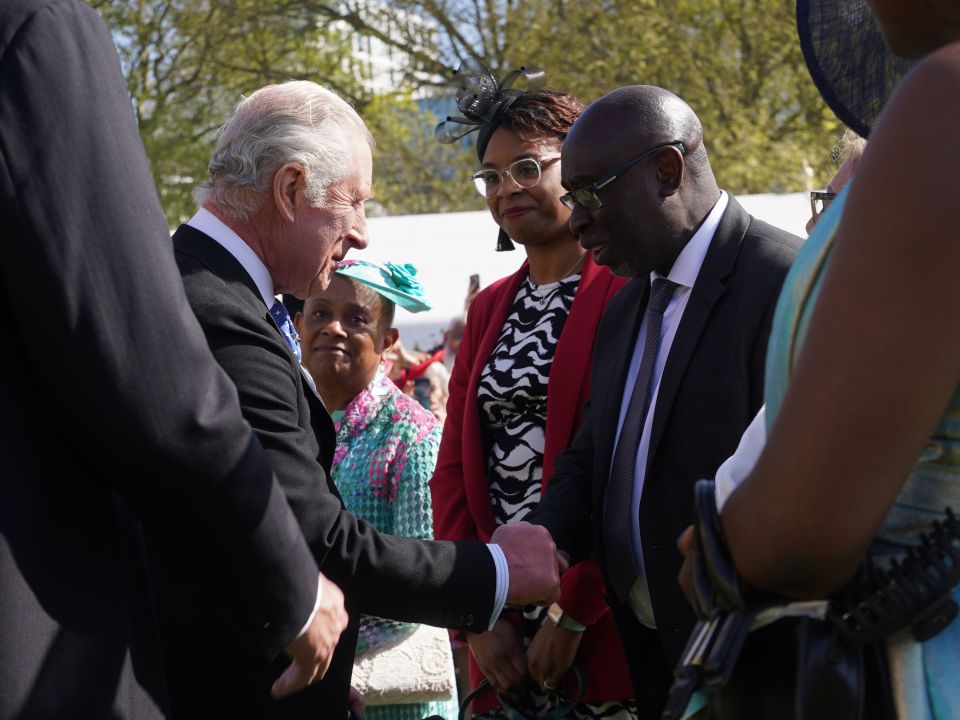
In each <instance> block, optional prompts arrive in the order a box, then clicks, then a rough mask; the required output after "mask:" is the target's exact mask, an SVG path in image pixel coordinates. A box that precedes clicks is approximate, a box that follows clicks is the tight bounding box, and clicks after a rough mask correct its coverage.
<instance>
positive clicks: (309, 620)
mask: <svg viewBox="0 0 960 720" xmlns="http://www.w3.org/2000/svg"><path fill="white" fill-rule="evenodd" d="M322 592H323V587H322V586H321V585H320V580H319V579H318V580H317V601H316V602H315V603H314V604H313V612H312V613H310V617H308V618H307V622H305V623H304V624H303V627H302V628H300V632H298V633H297V637H295V638H294V640H299V639H300V638H301V637H303V634H304V633H305V632H307V628H308V627H310V623H312V622H313V618H315V617H316V616H317V611H318V610H319V609H320V598H321V595H322Z"/></svg>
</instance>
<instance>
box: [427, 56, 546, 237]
mask: <svg viewBox="0 0 960 720" xmlns="http://www.w3.org/2000/svg"><path fill="white" fill-rule="evenodd" d="M546 81H547V75H546V73H545V72H543V70H540V69H539V68H532V67H520V68H518V69H516V70H511V71H510V72H509V73H508V74H507V75H506V76H505V77H504V78H503V80H499V81H498V80H497V78H495V77H494V75H493V73H491V72H490V70H489V69H488V68H487V66H486V65H484V64H483V63H482V62H480V61H479V60H473V59H467V60H463V61H462V62H461V63H460V67H459V68H457V70H456V72H454V73H453V83H454V84H455V85H456V87H457V109H458V110H460V112H461V113H463V115H462V116H461V117H447V119H446V120H445V121H443V122H442V123H440V124H439V125H437V127H436V128H434V131H433V134H434V136H436V138H437V140H438V141H440V142H442V143H447V144H449V143H454V142H456V141H457V140H460V139H461V138H463V137H466V136H467V135H469V134H470V133H472V132H477V133H478V134H477V157H478V158H479V160H480V161H481V162H483V156H484V154H485V153H486V152H487V144H488V143H489V142H490V137H491V136H492V135H493V133H494V131H495V130H496V129H497V128H498V127H499V126H500V121H501V119H502V118H503V114H504V113H505V112H506V111H507V109H508V108H509V107H510V106H511V105H512V104H513V102H514V100H516V99H517V98H518V97H520V96H521V95H523V94H524V93H528V92H531V91H533V90H539V89H540V88H542V87H543V86H544V84H545V83H546ZM518 82H520V83H522V86H521V87H514V85H515V84H517V83H518ZM513 249H514V245H513V241H511V240H510V236H509V235H507V233H506V232H505V231H504V230H503V229H501V230H500V234H499V236H498V237H497V250H498V251H500V252H502V251H504V250H513Z"/></svg>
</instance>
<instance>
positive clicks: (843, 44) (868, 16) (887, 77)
mask: <svg viewBox="0 0 960 720" xmlns="http://www.w3.org/2000/svg"><path fill="white" fill-rule="evenodd" d="M797 31H798V33H799V35H800V47H801V48H802V49H803V58H804V60H806V63H807V68H808V69H809V70H810V76H811V77H812V78H813V82H814V84H815V85H816V86H817V89H818V90H819V91H820V95H822V96H823V99H824V101H825V102H826V103H827V105H829V106H830V109H831V110H833V112H834V114H835V115H836V116H837V117H838V118H839V119H840V120H842V121H843V122H844V124H846V125H847V126H848V127H849V128H850V129H851V130H853V131H854V132H855V133H857V135H860V136H861V137H867V136H868V135H869V134H870V128H871V127H873V124H874V123H875V122H876V120H877V117H878V116H879V115H880V111H881V110H883V106H884V105H885V104H886V102H887V98H889V97H890V94H891V93H892V92H893V89H894V87H896V85H897V83H898V82H900V79H901V78H902V77H903V76H904V75H905V74H906V72H907V70H909V69H910V68H911V67H912V66H913V62H912V61H910V60H904V59H902V58H899V57H897V56H896V55H894V54H893V53H892V52H891V51H890V50H889V49H888V48H887V45H886V43H885V42H884V40H883V34H882V33H881V32H880V26H879V25H878V24H877V21H876V19H875V18H874V16H873V13H872V12H871V11H870V6H869V5H868V4H867V2H866V0H797Z"/></svg>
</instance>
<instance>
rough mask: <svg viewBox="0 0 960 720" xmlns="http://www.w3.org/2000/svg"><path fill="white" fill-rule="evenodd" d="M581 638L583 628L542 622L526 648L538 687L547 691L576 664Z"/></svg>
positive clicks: (532, 675)
mask: <svg viewBox="0 0 960 720" xmlns="http://www.w3.org/2000/svg"><path fill="white" fill-rule="evenodd" d="M582 639H583V633H582V632H576V631H575V630H564V629H563V628H558V627H557V626H556V625H554V624H553V623H552V622H551V621H550V620H547V621H545V622H544V623H543V625H541V626H540V629H539V630H537V634H536V635H534V636H533V641H532V642H531V643H530V647H529V648H527V666H528V667H529V669H530V677H532V678H533V681H534V682H535V683H536V684H537V687H539V688H541V689H542V690H545V691H547V692H549V691H551V690H555V689H556V688H557V686H558V685H559V684H560V681H561V680H562V679H563V676H564V675H566V674H567V671H568V670H569V669H570V666H571V665H573V658H574V657H575V656H576V654H577V650H578V649H579V648H580V641H581V640H582Z"/></svg>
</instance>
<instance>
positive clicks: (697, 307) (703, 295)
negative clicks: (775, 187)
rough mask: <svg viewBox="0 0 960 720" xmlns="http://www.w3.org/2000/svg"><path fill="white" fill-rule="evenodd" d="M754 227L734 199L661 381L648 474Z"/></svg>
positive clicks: (705, 262)
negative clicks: (699, 346) (689, 369)
mask: <svg viewBox="0 0 960 720" xmlns="http://www.w3.org/2000/svg"><path fill="white" fill-rule="evenodd" d="M749 224H750V216H749V215H748V214H747V212H746V210H744V209H743V207H742V206H741V205H740V203H738V202H737V201H736V200H735V199H734V198H733V197H732V196H731V197H730V198H729V199H728V205H727V209H726V211H725V212H724V213H723V217H721V218H720V224H719V225H718V226H717V230H716V232H715V233H714V235H713V239H712V240H711V241H710V248H709V249H708V250H707V254H706V256H705V257H704V259H703V265H702V266H701V267H700V273H699V274H698V275H697V279H696V281H695V282H694V284H693V289H692V290H691V291H690V300H689V301H688V302H687V307H686V309H685V310H684V312H683V318H682V319H681V320H680V326H679V327H678V328H677V333H676V335H675V336H674V338H673V345H672V346H671V347H670V355H669V356H668V357H667V363H666V365H665V367H664V370H663V377H662V378H661V379H660V390H659V392H658V394H657V404H656V406H655V407H654V409H653V424H652V426H651V429H650V449H649V451H648V452H647V472H648V473H649V472H650V467H651V464H652V461H653V458H654V457H655V455H656V452H657V447H658V445H659V443H660V439H661V438H662V437H663V431H664V428H665V427H666V424H667V418H668V417H669V416H670V410H671V408H672V407H673V402H674V400H676V397H677V392H678V391H679V390H680V383H681V382H682V380H683V376H684V373H685V372H686V370H687V366H688V365H689V364H690V359H691V358H692V357H693V353H694V351H695V350H696V349H697V344H698V343H699V341H700V336H701V335H702V334H703V331H704V329H705V328H706V325H707V320H709V318H710V315H711V313H712V312H713V308H714V306H715V305H716V303H717V301H718V300H719V299H720V297H721V296H722V295H723V293H724V291H725V290H726V285H725V284H724V280H725V279H726V278H727V276H729V275H730V273H732V272H733V269H734V266H735V265H736V262H737V256H738V254H739V252H740V243H741V242H742V241H743V236H744V234H745V233H746V231H747V226H748V225H749Z"/></svg>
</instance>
